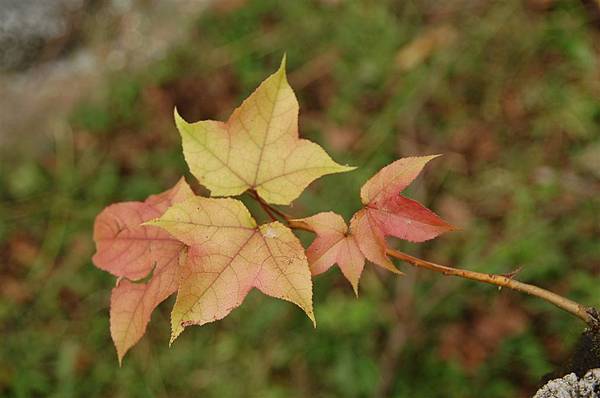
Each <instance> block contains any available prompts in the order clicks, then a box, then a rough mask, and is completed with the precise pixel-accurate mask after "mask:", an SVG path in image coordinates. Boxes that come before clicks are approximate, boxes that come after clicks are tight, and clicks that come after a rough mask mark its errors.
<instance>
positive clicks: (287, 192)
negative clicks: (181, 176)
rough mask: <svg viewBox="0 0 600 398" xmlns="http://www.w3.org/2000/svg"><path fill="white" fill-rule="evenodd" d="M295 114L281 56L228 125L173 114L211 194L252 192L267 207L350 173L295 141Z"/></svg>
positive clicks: (194, 166) (187, 151) (312, 146)
mask: <svg viewBox="0 0 600 398" xmlns="http://www.w3.org/2000/svg"><path fill="white" fill-rule="evenodd" d="M298 112H299V108H298V101H297V100H296V96H295V95H294V92H293V91H292V88H291V87H290V85H289V84H288V82H287V78H286V74H285V58H284V59H283V60H282V62H281V67H280V68H279V70H278V71H277V72H275V73H274V74H273V75H271V76H269V77H268V78H267V79H266V80H265V81H264V82H262V84H261V85H260V86H259V87H258V88H257V89H256V91H254V92H253V93H252V94H251V95H250V96H249V97H248V98H247V99H246V100H245V101H244V102H243V103H242V105H241V106H240V107H239V108H237V109H236V110H235V111H234V112H233V114H232V115H231V117H230V118H229V120H228V121H227V123H223V122H217V121H212V120H206V121H199V122H196V123H188V122H186V121H185V120H184V119H183V118H182V117H181V116H179V114H178V113H177V110H175V122H176V124H177V128H178V129H179V132H180V134H181V138H182V143H183V153H184V155H185V159H186V161H187V163H188V165H189V167H190V170H191V172H192V174H193V175H194V176H195V177H196V178H197V179H198V181H200V183H201V184H203V185H204V186H205V187H206V188H208V189H209V190H210V191H211V195H212V196H235V195H240V194H242V193H243V192H245V191H246V190H248V189H254V190H256V192H257V193H258V194H259V195H260V196H261V197H262V198H263V199H264V200H265V201H267V202H269V203H274V204H281V205H287V204H290V203H291V202H292V201H293V200H294V199H296V198H297V197H298V196H300V194H301V193H302V191H303V190H304V189H305V188H306V186H307V185H308V184H310V183H311V182H312V181H313V180H315V179H317V178H319V177H321V176H323V175H325V174H331V173H341V172H345V171H350V170H353V169H354V168H353V167H348V166H341V165H339V164H337V163H336V162H334V161H333V160H331V158H330V157H329V155H328V154H327V153H326V152H325V151H324V150H323V148H321V147H320V146H319V145H317V144H315V143H313V142H310V141H308V140H304V139H299V138H298Z"/></svg>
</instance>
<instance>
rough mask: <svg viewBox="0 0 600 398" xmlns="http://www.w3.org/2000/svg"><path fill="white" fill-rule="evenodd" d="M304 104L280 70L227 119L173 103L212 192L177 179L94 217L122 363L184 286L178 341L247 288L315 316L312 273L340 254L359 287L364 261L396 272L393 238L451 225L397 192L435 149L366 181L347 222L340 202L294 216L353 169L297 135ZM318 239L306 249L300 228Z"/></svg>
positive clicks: (196, 170)
mask: <svg viewBox="0 0 600 398" xmlns="http://www.w3.org/2000/svg"><path fill="white" fill-rule="evenodd" d="M298 113H299V105H298V101H297V99H296V97H295V95H294V92H293V90H292V88H291V87H290V85H289V84H288V82H287V78H286V73H285V58H284V59H283V61H282V63H281V66H280V68H279V69H278V70H277V72H275V73H274V74H272V75H271V76H269V77H268V78H267V79H266V80H265V81H263V82H262V83H261V84H260V86H259V87H258V88H257V89H256V90H255V91H254V92H253V93H252V94H251V95H250V96H249V97H248V98H247V99H246V100H245V101H244V102H243V103H242V104H241V106H240V107H238V108H237V109H236V110H235V111H234V112H233V114H232V115H231V116H230V117H229V119H228V120H227V121H226V122H219V121H212V120H205V121H199V122H195V123H188V122H187V121H185V120H184V119H183V118H182V117H181V116H180V115H179V114H178V113H177V111H176V110H175V122H176V125H177V128H178V130H179V132H180V134H181V138H182V146H183V154H184V157H185V160H186V162H187V164H188V165H189V168H190V171H191V173H192V174H193V175H194V177H195V178H196V179H197V180H198V182H199V183H200V184H202V185H203V186H204V187H206V188H207V189H208V190H209V191H210V194H211V197H202V196H197V195H195V194H194V193H193V192H192V190H191V188H190V187H189V185H188V184H187V183H186V182H185V180H184V179H183V178H182V179H181V180H180V181H179V182H178V183H177V184H176V185H175V186H174V187H172V188H171V189H169V190H167V191H165V192H163V193H161V194H158V195H153V196H150V197H149V198H148V199H146V200H145V201H144V202H125V203H117V204H113V205H111V206H108V207H107V208H106V209H104V210H103V211H102V212H101V213H100V214H99V215H98V216H97V218H96V222H95V226H94V239H95V241H96V248H97V251H96V254H95V255H94V257H93V261H94V264H95V265H96V266H97V267H98V268H101V269H103V270H105V271H108V272H110V273H112V274H113V275H115V276H116V277H117V278H118V279H117V285H116V287H115V288H114V289H113V291H112V295H111V307H110V331H111V336H112V339H113V341H114V343H115V347H116V349H117V354H118V357H119V361H122V358H123V357H124V355H125V354H126V352H127V351H128V350H129V349H130V348H131V347H132V346H133V345H135V344H136V343H137V342H138V341H139V340H140V338H141V337H142V336H143V335H144V333H145V330H146V328H147V325H148V323H149V321H150V317H151V314H152V312H153V311H154V309H155V308H156V307H157V306H158V305H159V304H160V303H161V302H162V301H164V300H165V299H166V298H168V297H169V296H171V295H172V294H174V293H177V299H176V302H175V305H174V307H173V310H172V313H171V343H172V342H173V341H174V340H175V339H176V338H177V337H178V336H179V335H180V334H181V332H182V331H183V330H184V329H185V328H186V327H187V326H190V325H202V324H206V323H209V322H213V321H215V320H218V319H222V318H224V317H225V316H227V315H228V314H229V313H230V312H231V311H232V310H233V309H234V308H236V307H238V306H240V305H241V303H242V302H243V300H244V298H245V297H246V295H247V294H248V292H249V291H250V290H251V289H253V288H257V289H258V290H260V291H261V292H263V293H264V294H266V295H268V296H271V297H275V298H279V299H282V300H286V301H289V302H292V303H294V304H296V305H297V306H299V307H300V308H301V309H302V310H303V311H304V312H305V313H306V314H307V316H308V317H309V318H310V319H311V320H312V322H313V323H314V324H315V326H316V319H315V316H314V313H313V297H312V277H313V276H315V275H318V274H320V273H323V272H325V271H327V270H328V269H329V268H331V267H332V266H333V265H334V264H338V266H339V267H340V269H341V271H342V273H343V274H344V276H345V277H346V278H347V279H348V281H349V282H350V283H351V285H352V287H353V289H354V292H355V293H356V294H357V295H358V285H359V280H360V276H361V274H362V271H363V268H364V265H365V262H366V260H369V261H370V262H372V263H374V264H376V265H378V266H380V267H383V268H385V269H387V270H389V271H392V272H394V273H396V274H401V272H400V271H399V270H398V269H397V268H396V267H395V266H394V264H393V263H392V262H391V261H390V259H389V258H388V256H387V254H386V252H387V250H388V246H387V243H386V237H387V236H393V237H397V238H400V239H404V240H408V241H412V242H422V241H425V240H428V239H432V238H435V237H436V236H438V235H439V234H441V233H443V232H447V231H450V230H452V229H453V227H452V226H451V225H450V224H448V223H447V222H445V221H444V220H442V219H441V218H440V217H438V216H437V215H436V214H434V213H433V212H431V211H430V210H428V209H427V208H425V207H424V206H422V205H421V204H419V203H418V202H416V201H414V200H412V199H409V198H406V197H404V196H402V195H401V194H400V192H401V191H403V190H404V189H405V188H406V187H407V186H408V185H409V184H410V183H411V182H412V181H413V180H414V179H415V178H416V177H417V175H418V174H419V173H420V172H421V170H422V169H423V167H424V166H425V165H426V164H427V163H428V162H429V161H430V160H432V159H433V158H435V157H436V156H437V155H434V156H421V157H408V158H402V159H399V160H397V161H395V162H393V163H391V164H389V165H388V166H386V167H384V168H383V169H381V170H380V171H379V172H378V173H376V174H375V175H374V176H373V177H372V178H371V179H369V180H368V181H367V182H366V183H365V184H364V185H363V187H362V189H361V192H360V198H361V201H362V205H363V206H362V208H361V209H359V210H358V211H357V212H356V213H355V214H354V216H353V217H352V219H351V220H350V225H349V226H348V225H347V224H346V221H345V220H344V219H343V218H342V217H341V216H340V215H338V214H336V213H334V212H324V213H319V214H316V215H313V216H310V217H307V218H302V219H291V218H290V217H289V216H287V215H286V214H285V213H284V212H283V211H281V210H278V209H277V208H275V207H273V205H290V204H291V203H292V202H293V201H294V200H295V199H296V198H297V197H298V196H300V194H301V193H302V192H303V190H304V189H305V188H306V187H307V186H308V185H309V184H310V183H311V182H312V181H314V180H315V179H317V178H319V177H321V176H323V175H326V174H333V173H341V172H347V171H351V170H353V169H354V167H349V166H344V165H340V164H338V163H336V162H335V161H333V160H332V159H331V157H330V156H329V155H328V154H327V153H326V152H325V151H324V150H323V148H321V147H320V146H319V145H317V144H315V143H313V142H311V141H308V140H305V139H301V138H300V137H299V135H298ZM244 193H248V194H250V196H251V197H252V198H254V199H255V200H256V201H257V202H258V203H259V204H260V205H261V207H262V208H263V209H264V210H265V212H266V213H267V214H268V215H269V216H270V217H271V218H272V222H270V223H266V224H262V225H258V224H257V222H256V221H255V219H254V217H253V216H252V214H251V213H250V211H249V210H248V209H247V208H246V207H245V205H244V204H243V203H242V202H241V201H240V200H238V199H233V198H230V197H231V196H238V195H242V194H244ZM294 228H300V229H305V230H309V231H312V232H314V233H315V234H316V238H315V239H314V241H313V242H312V243H311V245H310V246H309V247H308V248H307V249H306V250H305V249H304V248H303V246H302V244H301V243H300V241H299V240H298V238H297V237H296V236H295V235H294V232H293V229H294Z"/></svg>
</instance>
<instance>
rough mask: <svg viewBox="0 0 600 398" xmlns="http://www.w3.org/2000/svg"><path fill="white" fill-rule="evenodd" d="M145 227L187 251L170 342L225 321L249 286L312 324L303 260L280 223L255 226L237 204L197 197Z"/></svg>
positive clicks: (294, 240) (309, 284)
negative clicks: (184, 333) (296, 309)
mask: <svg viewBox="0 0 600 398" xmlns="http://www.w3.org/2000/svg"><path fill="white" fill-rule="evenodd" d="M148 224H150V225H155V226H159V227H161V228H163V229H165V230H166V231H168V232H169V233H170V234H171V235H172V236H174V237H176V238H177V239H179V240H181V241H182V242H184V243H185V244H186V245H189V246H190V249H189V251H188V254H187V261H185V262H184V263H183V265H182V266H181V267H180V269H179V273H180V277H179V291H178V293H177V301H176V302H175V306H174V307H173V312H172V314H171V327H172V334H171V343H172V342H173V341H174V340H175V339H176V338H177V336H179V334H181V332H182V331H183V329H184V328H185V327H186V326H189V325H192V324H194V325H202V324H205V323H208V322H212V321H215V320H218V319H222V318H224V317H225V316H227V315H228V314H229V313H230V312H231V311H232V310H233V309H234V308H236V307H238V306H239V305H240V304H241V303H242V301H243V300H244V298H245V297H246V295H247V294H248V292H249V291H250V290H251V289H252V288H253V287H256V288H258V289H259V290H260V291H261V292H263V293H265V294H267V295H269V296H272V297H276V298H280V299H284V300H287V301H290V302H292V303H294V304H296V305H298V306H299V307H300V308H302V309H303V310H304V311H305V312H306V314H307V315H308V317H309V318H310V319H311V320H312V321H313V323H314V322H315V318H314V315H313V307H312V280H311V277H310V270H309V267H308V261H307V259H306V256H305V254H304V249H303V247H302V245H301V244H300V242H299V241H298V238H296V236H295V235H294V234H293V233H292V231H291V230H290V229H289V228H288V227H286V226H284V225H282V224H281V223H279V222H272V223H269V224H264V225H261V226H257V225H256V222H255V221H254V219H253V218H252V216H251V215H250V213H249V212H248V210H247V209H246V207H245V206H244V204H243V203H242V202H240V201H238V200H235V199H229V198H225V199H211V198H203V197H199V196H196V197H193V198H190V199H188V200H186V201H184V202H181V203H177V204H175V205H173V206H172V207H171V208H169V209H168V210H167V211H166V212H165V214H163V215H162V216H161V217H160V218H158V219H156V220H153V221H150V222H149V223H148Z"/></svg>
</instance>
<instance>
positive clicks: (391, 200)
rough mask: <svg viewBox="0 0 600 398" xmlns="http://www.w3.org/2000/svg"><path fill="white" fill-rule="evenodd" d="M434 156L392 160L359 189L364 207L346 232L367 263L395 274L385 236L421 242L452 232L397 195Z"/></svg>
mask: <svg viewBox="0 0 600 398" xmlns="http://www.w3.org/2000/svg"><path fill="white" fill-rule="evenodd" d="M438 156H439V155H432V156H420V157H408V158H402V159H399V160H396V161H395V162H393V163H391V164H389V165H388V166H386V167H384V168H383V169H381V170H380V171H379V172H378V173H377V174H375V175H374V176H373V177H371V179H369V181H367V182H366V183H365V184H364V185H363V186H362V188H361V190H360V198H361V201H362V203H363V205H364V207H363V208H362V209H361V210H359V211H358V212H357V213H356V214H355V215H354V216H353V217H352V220H351V221H350V230H351V232H352V234H353V235H354V236H356V239H357V242H358V246H359V248H360V250H361V251H362V253H363V254H364V255H365V257H366V258H367V259H369V260H370V261H372V262H374V263H375V264H377V265H380V266H382V267H384V268H387V269H389V270H391V271H397V269H396V267H394V265H393V264H392V262H391V261H390V259H389V258H388V257H387V255H386V243H385V237H386V236H395V237H397V238H400V239H404V240H408V241H411V242H423V241H426V240H429V239H433V238H435V237H436V236H438V235H439V234H441V233H444V232H448V231H452V230H454V229H455V228H454V227H453V226H452V225H450V224H448V223H447V222H446V221H444V220H442V219H441V218H440V217H439V216H437V215H436V214H435V213H434V212H432V211H431V210H429V209H427V208H426V207H424V206H423V205H421V204H420V203H419V202H417V201H414V200H412V199H408V198H406V197H404V196H402V195H400V192H401V191H403V190H404V189H405V188H406V187H407V186H408V185H409V184H410V183H411V182H412V181H413V180H414V179H415V178H416V177H417V175H418V174H419V173H420V172H421V170H422V169H423V167H424V166H425V164H427V162H429V161H430V160H431V159H434V158H436V157H438Z"/></svg>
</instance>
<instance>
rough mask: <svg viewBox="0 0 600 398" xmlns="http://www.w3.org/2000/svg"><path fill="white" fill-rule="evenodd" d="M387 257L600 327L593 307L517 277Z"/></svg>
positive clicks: (394, 253) (294, 224) (293, 224)
mask: <svg viewBox="0 0 600 398" xmlns="http://www.w3.org/2000/svg"><path fill="white" fill-rule="evenodd" d="M288 225H289V226H290V228H292V229H300V230H303V231H309V232H313V233H314V230H313V229H312V228H311V227H310V225H308V224H306V223H305V222H302V221H297V220H288ZM386 254H387V255H388V256H390V257H394V258H396V259H398V260H402V261H405V262H407V263H409V264H410V265H412V266H414V267H417V268H425V269H428V270H430V271H434V272H438V273H441V274H444V275H447V276H457V277H459V278H464V279H470V280H474V281H478V282H482V283H487V284H490V285H495V286H499V287H506V288H508V289H512V290H516V291H519V292H522V293H526V294H529V295H530V296H535V297H538V298H541V299H542V300H545V301H547V302H549V303H551V304H554V305H555V306H557V307H558V308H561V309H563V310H565V311H567V312H569V313H571V314H573V315H575V316H576V317H578V318H579V319H581V320H583V321H584V322H585V323H587V324H588V325H589V326H591V327H598V326H597V325H598V324H599V322H600V320H599V319H598V317H597V315H596V314H597V312H596V311H595V310H594V309H593V308H591V307H586V306H584V305H582V304H579V303H577V302H575V301H573V300H570V299H568V298H566V297H563V296H561V295H559V294H556V293H553V292H551V291H549V290H546V289H542V288H540V287H538V286H534V285H530V284H528V283H524V282H519V281H517V280H515V279H513V277H514V274H509V275H508V276H505V275H497V274H486V273H482V272H475V271H468V270H464V269H459V268H453V267H448V266H446V265H440V264H436V263H432V262H430V261H427V260H423V259H420V258H418V257H414V256H411V255H410V254H406V253H404V252H401V251H398V250H394V249H387V250H386Z"/></svg>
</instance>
